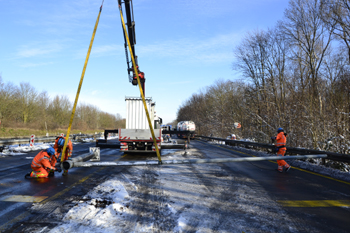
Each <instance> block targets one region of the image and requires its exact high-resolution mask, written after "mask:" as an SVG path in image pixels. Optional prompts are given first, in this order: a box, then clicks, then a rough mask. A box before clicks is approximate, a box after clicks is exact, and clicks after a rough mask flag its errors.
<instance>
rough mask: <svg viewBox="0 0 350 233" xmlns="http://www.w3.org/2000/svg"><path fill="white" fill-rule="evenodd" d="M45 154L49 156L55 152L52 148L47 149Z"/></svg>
mask: <svg viewBox="0 0 350 233" xmlns="http://www.w3.org/2000/svg"><path fill="white" fill-rule="evenodd" d="M46 152H47V153H48V154H49V155H50V156H51V155H54V154H55V150H54V149H53V148H52V147H49V148H48V149H46Z"/></svg>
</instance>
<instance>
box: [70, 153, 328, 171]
mask: <svg viewBox="0 0 350 233" xmlns="http://www.w3.org/2000/svg"><path fill="white" fill-rule="evenodd" d="M326 157H327V155H325V154H320V155H297V156H284V157H281V156H269V157H243V158H219V159H182V160H162V164H199V163H228V162H258V161H265V160H279V159H310V158H326ZM158 164H159V163H158V161H156V160H150V161H118V162H95V163H93V162H73V161H71V162H70V164H69V165H70V167H68V168H72V167H115V166H145V165H158ZM68 168H66V169H68Z"/></svg>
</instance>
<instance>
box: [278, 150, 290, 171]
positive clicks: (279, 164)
mask: <svg viewBox="0 0 350 233" xmlns="http://www.w3.org/2000/svg"><path fill="white" fill-rule="evenodd" d="M286 151H287V148H285V147H282V148H279V149H278V151H277V156H281V157H282V156H284V154H285V153H286ZM277 164H278V169H282V168H283V166H285V167H289V164H288V163H287V162H286V161H284V160H283V159H281V160H277Z"/></svg>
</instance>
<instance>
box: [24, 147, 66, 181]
mask: <svg viewBox="0 0 350 233" xmlns="http://www.w3.org/2000/svg"><path fill="white" fill-rule="evenodd" d="M56 161H57V158H56V157H55V150H54V149H53V148H52V147H50V148H48V149H46V150H42V151H40V152H39V153H38V154H37V155H36V156H35V157H34V159H33V161H32V164H31V168H32V170H33V171H32V172H31V173H30V174H27V175H26V177H27V176H30V177H32V178H39V177H43V178H47V177H48V176H49V172H50V171H58V172H61V171H62V169H61V168H55V163H56Z"/></svg>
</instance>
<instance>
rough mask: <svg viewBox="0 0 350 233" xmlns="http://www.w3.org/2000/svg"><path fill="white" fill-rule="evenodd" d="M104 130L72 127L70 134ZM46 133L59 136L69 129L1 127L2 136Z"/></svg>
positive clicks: (27, 135)
mask: <svg viewBox="0 0 350 233" xmlns="http://www.w3.org/2000/svg"><path fill="white" fill-rule="evenodd" d="M102 131H103V130H101V129H100V130H84V131H82V130H79V129H72V130H71V131H70V134H80V133H81V134H95V133H96V132H97V133H99V132H102ZM46 133H48V136H59V135H61V134H62V133H63V134H66V133H67V129H55V130H49V131H47V132H46V130H36V129H29V128H9V127H1V128H0V138H30V136H31V135H32V134H34V135H35V137H45V136H46Z"/></svg>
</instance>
